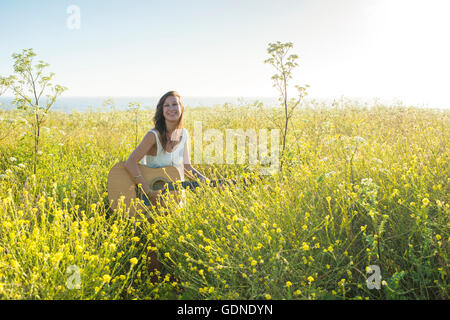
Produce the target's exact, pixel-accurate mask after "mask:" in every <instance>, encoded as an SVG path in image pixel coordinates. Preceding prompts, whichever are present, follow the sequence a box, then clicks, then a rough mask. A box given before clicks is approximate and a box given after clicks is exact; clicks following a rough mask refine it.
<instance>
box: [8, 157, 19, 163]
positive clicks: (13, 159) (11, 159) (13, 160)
mask: <svg viewBox="0 0 450 320" xmlns="http://www.w3.org/2000/svg"><path fill="white" fill-rule="evenodd" d="M9 161H11V162H16V161H17V159H16V158H14V157H11V158H9Z"/></svg>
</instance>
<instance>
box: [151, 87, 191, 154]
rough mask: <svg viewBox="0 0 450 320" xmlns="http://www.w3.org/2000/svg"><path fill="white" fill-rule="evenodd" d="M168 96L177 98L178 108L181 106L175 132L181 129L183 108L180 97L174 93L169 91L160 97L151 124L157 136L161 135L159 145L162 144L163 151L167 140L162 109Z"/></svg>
mask: <svg viewBox="0 0 450 320" xmlns="http://www.w3.org/2000/svg"><path fill="white" fill-rule="evenodd" d="M170 96H172V97H176V98H178V102H179V103H180V106H181V115H180V119H178V124H177V126H176V128H175V130H177V129H180V130H181V129H183V115H184V106H183V103H182V102H181V96H180V94H179V93H178V92H176V91H169V92H167V93H166V94H164V95H163V96H162V97H161V99H159V102H158V105H157V106H156V112H155V116H154V117H153V122H154V123H155V128H156V130H158V132H159V134H160V135H161V144H162V147H163V149H164V150H165V148H166V144H167V142H168V140H167V127H166V119H165V118H164V111H163V108H164V102H165V101H166V99H167V97H170Z"/></svg>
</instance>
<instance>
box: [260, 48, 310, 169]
mask: <svg viewBox="0 0 450 320" xmlns="http://www.w3.org/2000/svg"><path fill="white" fill-rule="evenodd" d="M292 47H293V44H292V42H287V43H281V42H280V41H277V42H276V43H269V47H268V48H267V52H268V53H269V54H270V56H271V57H270V58H269V59H266V60H265V61H264V63H269V64H271V65H272V66H274V67H275V69H276V70H277V73H276V74H274V75H273V76H272V78H271V79H272V80H274V82H275V83H274V85H273V86H274V87H276V88H277V89H278V90H279V92H280V97H279V99H278V100H279V101H280V103H281V104H282V107H283V108H284V119H283V124H282V125H281V126H280V127H281V129H282V132H283V147H282V151H281V161H280V171H281V170H282V168H283V162H284V152H285V149H286V136H287V130H288V123H289V120H290V118H291V117H292V114H293V112H294V110H295V108H296V107H297V106H298V105H299V103H300V102H301V101H302V100H303V98H304V97H305V96H306V95H307V93H306V88H308V87H309V86H308V85H305V86H304V87H300V86H298V85H296V86H295V88H296V89H297V91H298V98H297V100H295V99H294V100H293V101H292V103H289V102H288V92H287V91H288V81H289V79H291V78H292V69H294V68H295V67H296V66H298V64H297V62H296V61H295V60H296V59H298V56H297V55H295V54H291V55H290V56H288V57H286V55H287V54H288V51H289V49H291V48H292Z"/></svg>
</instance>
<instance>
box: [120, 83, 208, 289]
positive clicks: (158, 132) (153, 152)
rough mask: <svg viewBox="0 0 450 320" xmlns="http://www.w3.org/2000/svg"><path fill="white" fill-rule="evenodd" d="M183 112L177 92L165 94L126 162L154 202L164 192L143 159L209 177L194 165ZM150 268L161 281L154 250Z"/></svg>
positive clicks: (159, 267)
mask: <svg viewBox="0 0 450 320" xmlns="http://www.w3.org/2000/svg"><path fill="white" fill-rule="evenodd" d="M183 114H184V106H183V103H182V102H181V97H180V95H179V94H178V93H177V92H176V91H169V92H167V93H166V94H165V95H163V96H162V97H161V99H159V102H158V105H157V106H156V113H155V116H154V118H153V121H154V123H155V127H154V128H153V129H151V130H150V131H148V132H147V134H146V135H145V136H144V138H143V139H142V141H141V143H140V144H139V145H138V146H137V147H136V149H135V150H134V151H133V152H132V153H131V155H130V157H129V158H128V159H127V161H126V162H125V168H126V170H127V171H128V172H129V174H130V176H131V177H132V178H134V182H135V183H136V184H142V188H143V189H144V192H145V193H146V195H147V197H148V198H149V200H150V201H151V202H152V203H153V204H156V203H158V200H159V196H160V194H161V191H160V190H159V191H152V190H151V189H150V187H149V186H148V185H147V183H146V182H145V180H144V178H143V176H142V173H141V171H140V170H139V167H138V165H137V164H138V162H139V161H141V159H142V162H141V164H143V165H146V166H149V167H152V168H161V167H165V166H175V167H177V168H178V170H179V171H180V176H181V180H182V181H184V174H185V173H186V175H187V176H188V177H189V178H191V179H195V178H194V175H195V176H196V177H197V178H199V179H200V180H201V181H205V180H206V177H205V176H203V175H202V174H201V173H200V172H198V171H197V170H196V169H194V168H193V167H192V165H191V161H190V156H189V146H190V141H189V134H188V132H187V130H186V129H185V128H183ZM182 192H184V190H182ZM148 270H149V272H150V274H151V275H152V277H151V280H152V282H156V281H157V280H158V276H157V272H156V270H157V271H160V270H161V263H160V262H159V261H158V258H157V254H156V252H154V251H152V250H150V251H149V253H148Z"/></svg>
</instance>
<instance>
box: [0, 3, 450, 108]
mask: <svg viewBox="0 0 450 320" xmlns="http://www.w3.org/2000/svg"><path fill="white" fill-rule="evenodd" d="M70 5H76V6H78V7H79V8H80V18H81V20H80V22H81V25H80V26H81V28H80V29H74V30H71V29H69V28H68V27H67V23H66V22H67V19H68V18H69V16H70V14H68V13H67V8H68V7H69V6H70ZM449 8H450V5H449V4H448V1H446V0H428V1H420V0H409V1H406V0H339V1H337V0H304V1H302V0H292V1H289V0H277V1H267V0H259V1H256V0H255V1H250V0H240V1H236V0H227V1H212V0H210V1H200V0H191V1H150V0H148V1H137V0H128V1H117V0H116V1H112V0H109V1H105V0H95V1H84V0H72V1H65V0H58V1H56V0H40V1H33V0H28V1H25V0H15V1H12V0H11V1H5V0H2V1H1V2H0V39H2V41H0V75H8V74H11V73H12V62H13V61H12V58H11V55H12V54H13V53H14V52H19V51H21V50H22V49H25V48H33V49H34V50H35V52H36V53H37V54H38V59H42V60H44V61H46V62H48V63H50V69H51V71H53V72H55V73H56V77H55V81H54V82H55V83H58V84H61V85H64V86H67V87H68V88H69V90H68V91H67V92H66V93H65V95H66V96H161V95H162V94H163V93H165V92H166V91H168V90H177V91H178V92H180V94H182V95H186V96H266V97H267V96H276V95H277V91H276V90H275V88H273V87H272V81H271V79H270V77H271V75H272V74H273V72H274V70H273V68H272V67H271V66H270V65H267V64H264V63H263V61H264V60H265V59H267V58H268V54H267V46H268V43H269V42H275V41H281V42H288V41H289V42H293V44H294V48H293V49H292V53H295V54H297V55H298V56H299V60H298V63H299V67H297V69H296V70H295V71H294V74H293V76H294V77H293V79H292V80H291V82H292V85H294V84H298V85H303V84H306V83H307V84H309V85H310V89H309V96H310V97H312V98H339V97H340V96H342V95H344V96H348V97H358V98H374V97H379V98H381V99H394V98H396V99H400V100H402V101H404V102H406V103H417V104H421V103H426V104H430V105H432V106H438V107H443V106H448V107H450V105H449V102H448V101H449V100H448V98H447V96H446V92H447V91H448V88H447V86H448V83H449V74H450V63H449V61H448V60H449V59H448V57H449V56H450V46H449V41H448V39H449V30H450V22H449V21H448V19H447V17H446V15H447V13H448V12H449V10H448V9H449ZM291 92H292V93H293V92H294V91H293V90H292V91H291Z"/></svg>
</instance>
